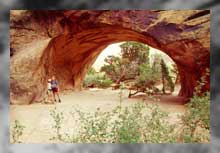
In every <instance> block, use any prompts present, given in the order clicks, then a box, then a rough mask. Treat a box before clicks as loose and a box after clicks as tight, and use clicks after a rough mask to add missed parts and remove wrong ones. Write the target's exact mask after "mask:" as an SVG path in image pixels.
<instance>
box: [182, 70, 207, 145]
mask: <svg viewBox="0 0 220 153" xmlns="http://www.w3.org/2000/svg"><path fill="white" fill-rule="evenodd" d="M209 73H210V72H209V70H207V72H206V74H205V75H204V76H202V77H201V79H200V80H199V81H198V82H197V83H198V86H197V87H196V88H195V92H194V96H193V97H192V98H191V99H190V102H189V103H188V104H186V107H187V110H186V112H185V114H184V115H183V116H181V119H182V124H183V127H182V133H181V137H182V139H183V141H184V142H187V143H191V142H201V141H203V142H209V139H210V138H209V137H210V134H209V130H210V92H209V91H208V92H205V93H201V91H202V88H203V86H204V85H205V84H206V78H207V77H208V76H209Z"/></svg>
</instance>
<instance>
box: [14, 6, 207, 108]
mask: <svg viewBox="0 0 220 153" xmlns="http://www.w3.org/2000/svg"><path fill="white" fill-rule="evenodd" d="M121 41H138V42H142V43H145V44H148V45H150V46H152V47H154V48H157V49H159V50H161V51H163V52H165V53H166V54H167V55H169V56H170V57H171V58H172V59H173V60H174V62H175V63H176V64H177V67H178V70H179V73H180V82H181V90H180V93H179V95H180V96H184V97H191V96H192V94H193V91H194V87H195V86H196V84H197V81H198V80H199V79H200V78H201V76H203V75H204V74H205V70H206V68H209V62H210V11H209V10H185V11H163V10H161V11H144V10H136V11H135V10H123V11H108V10H103V11H92V10H91V11H87V10H83V11H76V10H73V11H11V13H10V51H11V52H10V56H11V57H10V100H11V103H12V104H29V103H33V102H35V101H37V100H39V99H41V98H42V95H44V93H45V90H46V81H47V79H48V77H51V75H56V77H57V79H58V80H59V82H60V87H61V89H75V90H81V87H82V81H83V78H84V76H85V74H86V72H87V70H88V69H89V67H90V66H91V65H92V64H93V63H94V61H95V60H96V58H97V56H98V55H99V54H100V52H101V51H102V50H103V49H104V48H105V47H107V46H108V45H109V44H112V43H116V42H121ZM205 90H209V78H207V84H206V86H205V87H204V89H203V91H205Z"/></svg>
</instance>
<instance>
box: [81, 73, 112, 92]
mask: <svg viewBox="0 0 220 153" xmlns="http://www.w3.org/2000/svg"><path fill="white" fill-rule="evenodd" d="M111 84H112V81H111V79H109V78H108V77H107V76H106V75H105V74H103V73H99V72H95V71H92V72H91V71H89V73H88V74H87V75H86V76H85V79H84V82H83V86H84V87H88V86H91V85H94V86H95V87H99V88H107V87H109V86H110V85H111Z"/></svg>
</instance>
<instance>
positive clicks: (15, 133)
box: [11, 120, 25, 143]
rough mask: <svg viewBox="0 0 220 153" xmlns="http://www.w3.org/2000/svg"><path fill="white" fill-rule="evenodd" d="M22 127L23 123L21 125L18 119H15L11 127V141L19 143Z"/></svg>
mask: <svg viewBox="0 0 220 153" xmlns="http://www.w3.org/2000/svg"><path fill="white" fill-rule="evenodd" d="M24 128H25V126H24V125H22V124H21V123H20V122H19V121H18V120H15V122H14V126H13V129H12V130H11V138H12V140H11V142H12V143H21V140H20V138H21V136H22V135H23V130H24Z"/></svg>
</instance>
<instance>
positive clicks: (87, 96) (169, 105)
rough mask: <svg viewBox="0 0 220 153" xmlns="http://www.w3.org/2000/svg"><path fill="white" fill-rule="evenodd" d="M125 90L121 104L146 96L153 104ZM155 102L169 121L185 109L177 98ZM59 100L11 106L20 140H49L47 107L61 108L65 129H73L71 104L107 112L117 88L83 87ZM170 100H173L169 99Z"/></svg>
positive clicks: (136, 100) (42, 141) (33, 141)
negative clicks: (20, 127)
mask: <svg viewBox="0 0 220 153" xmlns="http://www.w3.org/2000/svg"><path fill="white" fill-rule="evenodd" d="M127 96H128V91H127V90H124V91H123V98H122V99H123V102H122V106H129V105H132V104H134V103H137V102H142V101H143V99H145V101H146V102H148V103H155V102H154V101H153V100H152V99H150V98H148V97H146V96H145V95H142V94H139V95H137V96H135V97H133V98H128V97H127ZM158 98H160V99H161V101H160V102H158V104H159V106H160V108H161V109H162V110H164V111H167V112H169V113H170V120H171V121H173V122H175V121H176V119H177V115H178V114H181V113H183V112H184V110H185V107H184V106H183V105H179V104H178V102H177V101H178V100H181V99H180V98H178V97H174V96H162V97H158ZM61 99H62V103H57V104H54V105H53V104H32V105H11V106H10V125H13V123H14V121H15V120H16V119H17V120H19V121H20V122H21V123H22V124H23V125H25V127H26V128H25V130H24V135H23V136H22V139H21V140H22V142H25V143H52V142H51V141H50V140H49V139H50V138H51V137H52V136H53V134H54V133H53V131H52V129H51V126H52V124H53V120H52V118H51V116H50V110H51V109H53V108H55V107H56V108H57V109H58V111H63V112H64V116H65V121H64V122H65V130H66V131H67V130H68V129H71V128H72V126H73V125H72V122H70V121H69V120H68V118H69V117H70V112H71V111H72V110H73V107H76V106H78V107H80V109H82V110H84V111H87V112H88V111H89V112H93V111H95V110H96V108H97V107H99V108H100V109H101V110H102V111H110V110H111V109H112V108H114V107H115V106H117V105H118V104H119V90H111V89H105V90H83V91H81V92H68V93H62V94H61ZM172 101H173V102H172Z"/></svg>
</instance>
